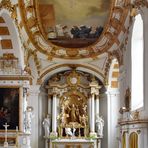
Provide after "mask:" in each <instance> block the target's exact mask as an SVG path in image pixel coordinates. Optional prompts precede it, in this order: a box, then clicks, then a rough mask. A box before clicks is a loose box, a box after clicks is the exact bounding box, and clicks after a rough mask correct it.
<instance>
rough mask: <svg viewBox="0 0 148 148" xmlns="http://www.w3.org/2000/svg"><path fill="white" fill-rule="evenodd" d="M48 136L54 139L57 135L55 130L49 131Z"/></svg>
mask: <svg viewBox="0 0 148 148" xmlns="http://www.w3.org/2000/svg"><path fill="white" fill-rule="evenodd" d="M49 137H50V139H56V138H57V137H58V133H57V132H51V133H50V136H49Z"/></svg>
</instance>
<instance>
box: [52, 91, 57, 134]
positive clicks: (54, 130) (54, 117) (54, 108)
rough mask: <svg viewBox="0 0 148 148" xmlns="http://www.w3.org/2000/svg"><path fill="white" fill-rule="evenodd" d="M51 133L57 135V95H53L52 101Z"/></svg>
mask: <svg viewBox="0 0 148 148" xmlns="http://www.w3.org/2000/svg"><path fill="white" fill-rule="evenodd" d="M52 133H54V134H57V94H56V93H54V94H53V101H52Z"/></svg>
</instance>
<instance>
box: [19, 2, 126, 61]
mask: <svg viewBox="0 0 148 148" xmlns="http://www.w3.org/2000/svg"><path fill="white" fill-rule="evenodd" d="M69 2H70V1H69V0H64V1H58V0H54V1H53V0H49V1H46V0H35V1H33V0H30V1H28V0H19V7H20V10H21V17H22V20H23V25H24V27H25V30H26V32H27V34H28V36H29V38H30V40H31V44H32V45H33V46H34V47H35V49H37V50H38V51H40V52H42V53H44V54H46V55H50V56H52V57H56V58H64V59H79V58H89V57H94V56H97V55H99V54H101V53H103V52H105V51H107V50H109V49H110V48H111V47H112V45H113V44H114V43H116V44H119V43H120V42H119V41H118V38H117V37H118V35H119V34H120V32H121V31H123V32H125V28H124V22H125V19H126V16H127V14H128V8H127V9H125V8H124V5H125V4H126V3H127V2H128V0H123V3H122V4H121V6H119V5H118V6H116V3H115V0H95V1H93V2H91V1H90V0H87V3H86V1H85V3H83V2H80V1H79V0H75V1H73V0H72V2H73V3H69ZM61 3H62V4H61ZM31 10H32V11H31ZM106 10H108V11H106ZM109 10H110V11H109ZM123 10H124V11H123ZM108 24H109V25H108ZM32 45H30V46H31V47H32Z"/></svg>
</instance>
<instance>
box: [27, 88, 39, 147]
mask: <svg viewBox="0 0 148 148" xmlns="http://www.w3.org/2000/svg"><path fill="white" fill-rule="evenodd" d="M39 93H40V86H39V85H35V86H34V85H32V86H30V89H29V99H28V106H32V107H33V114H34V115H35V116H34V119H33V120H32V128H33V129H32V133H31V147H32V148H33V147H38V142H36V141H37V140H38V130H39V128H38V127H39V125H38V123H39V122H38V121H39V118H38V117H39V114H38V106H39V104H38V102H39V101H38V97H39Z"/></svg>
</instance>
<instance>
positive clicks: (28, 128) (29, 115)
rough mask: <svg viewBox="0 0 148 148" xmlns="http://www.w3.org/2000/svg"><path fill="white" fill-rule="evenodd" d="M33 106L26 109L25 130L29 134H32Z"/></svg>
mask: <svg viewBox="0 0 148 148" xmlns="http://www.w3.org/2000/svg"><path fill="white" fill-rule="evenodd" d="M32 111H33V107H31V106H28V107H27V110H26V111H25V132H26V133H27V134H31V123H32V118H33V117H34V115H33V113H32Z"/></svg>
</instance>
